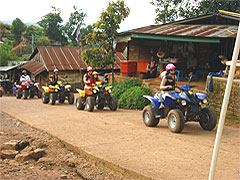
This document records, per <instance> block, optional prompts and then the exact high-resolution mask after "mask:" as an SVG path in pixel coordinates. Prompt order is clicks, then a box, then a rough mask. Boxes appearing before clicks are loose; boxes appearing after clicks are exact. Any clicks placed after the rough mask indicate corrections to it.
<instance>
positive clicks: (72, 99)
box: [68, 92, 74, 104]
mask: <svg viewBox="0 0 240 180" xmlns="http://www.w3.org/2000/svg"><path fill="white" fill-rule="evenodd" d="M68 103H69V104H73V103H74V95H73V93H72V92H70V93H69V94H68Z"/></svg>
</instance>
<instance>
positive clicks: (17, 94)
mask: <svg viewBox="0 0 240 180" xmlns="http://www.w3.org/2000/svg"><path fill="white" fill-rule="evenodd" d="M21 97H22V91H19V90H17V91H16V98H17V99H21Z"/></svg>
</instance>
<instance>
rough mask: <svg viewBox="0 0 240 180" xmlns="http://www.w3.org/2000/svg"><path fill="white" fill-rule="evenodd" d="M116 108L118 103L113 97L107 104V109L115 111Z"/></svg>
mask: <svg viewBox="0 0 240 180" xmlns="http://www.w3.org/2000/svg"><path fill="white" fill-rule="evenodd" d="M117 106H118V101H117V98H116V97H115V96H111V99H110V102H109V108H110V110H111V111H116V110H117Z"/></svg>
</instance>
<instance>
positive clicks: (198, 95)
mask: <svg viewBox="0 0 240 180" xmlns="http://www.w3.org/2000/svg"><path fill="white" fill-rule="evenodd" d="M196 95H197V97H198V99H199V100H203V99H204V98H206V97H207V96H208V95H207V94H206V93H202V92H198V93H196Z"/></svg>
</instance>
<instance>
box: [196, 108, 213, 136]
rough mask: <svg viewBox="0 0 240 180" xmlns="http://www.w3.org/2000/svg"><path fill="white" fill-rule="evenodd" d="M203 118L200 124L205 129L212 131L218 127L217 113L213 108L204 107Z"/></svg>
mask: <svg viewBox="0 0 240 180" xmlns="http://www.w3.org/2000/svg"><path fill="white" fill-rule="evenodd" d="M202 114H203V116H202V118H201V120H200V121H199V123H200V126H201V127H202V128H203V129H204V130H208V131H211V130H212V129H214V128H215V127H216V124H217V115H216V113H215V111H213V110H212V109H211V108H204V109H202Z"/></svg>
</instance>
